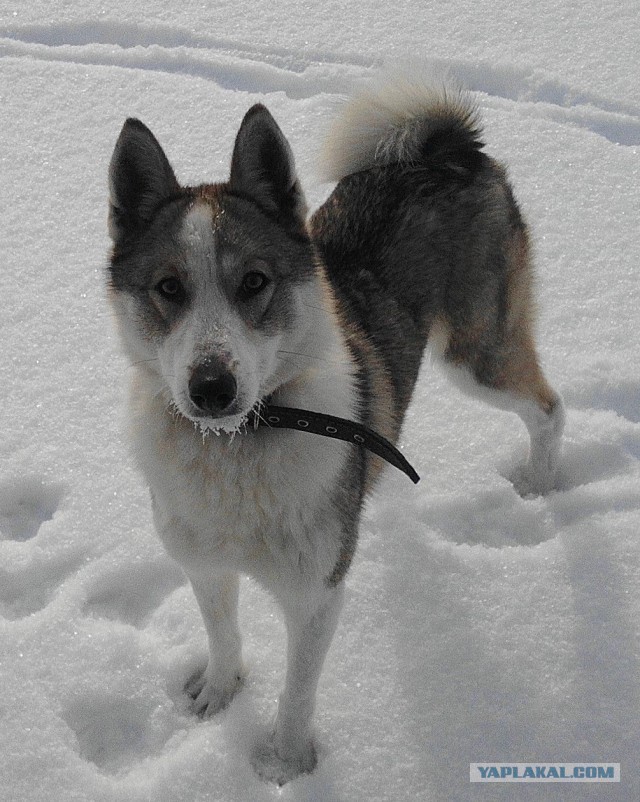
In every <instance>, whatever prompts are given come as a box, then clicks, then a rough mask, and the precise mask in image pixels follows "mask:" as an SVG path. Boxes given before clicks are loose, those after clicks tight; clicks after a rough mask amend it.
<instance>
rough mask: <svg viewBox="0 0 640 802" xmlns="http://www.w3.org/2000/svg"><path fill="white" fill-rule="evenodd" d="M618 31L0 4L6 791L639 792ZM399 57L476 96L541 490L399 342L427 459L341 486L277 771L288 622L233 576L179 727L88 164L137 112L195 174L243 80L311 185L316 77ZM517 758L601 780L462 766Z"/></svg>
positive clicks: (514, 13)
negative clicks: (442, 69) (341, 511)
mask: <svg viewBox="0 0 640 802" xmlns="http://www.w3.org/2000/svg"><path fill="white" fill-rule="evenodd" d="M257 9H259V10H257ZM638 33H639V24H638V6H637V2H636V0H621V1H620V2H615V3H614V2H610V0H597V1H596V0H586V1H585V2H584V3H581V4H576V3H573V2H571V0H536V2H532V1H531V0H528V1H527V0H525V2H521V3H513V2H512V0H453V2H449V3H437V2H428V3H426V2H424V1H423V0H404V2H398V3H397V4H395V5H394V6H393V7H387V6H382V5H381V4H380V3H379V2H378V0H359V2H358V3H353V4H345V3H343V2H337V0H326V2H324V3H322V4H319V3H318V4H310V3H304V2H302V0H286V2H279V3H271V4H260V5H259V6H258V5H254V4H253V3H251V2H249V0H234V2H233V3H230V2H217V3H203V2H201V0H186V2H185V0H182V1H181V2H180V3H172V4H168V3H166V2H165V1H164V0H152V2H146V3H145V4H144V6H143V7H142V6H141V4H132V3H130V2H128V1H127V2H125V0H110V2H109V4H108V5H106V4H102V3H91V2H89V0H77V1H76V2H66V0H49V1H48V2H46V3H45V2H44V0H34V2H30V3H28V4H27V3H23V4H18V3H9V2H7V0H5V2H3V3H2V6H1V7H0V72H1V76H2V77H1V81H0V96H1V106H0V108H1V109H2V111H1V112H0V113H1V115H2V125H1V126H0V164H1V179H2V180H1V181H0V215H1V219H2V224H1V229H0V237H1V240H0V242H1V253H2V266H1V269H0V297H1V298H2V311H1V312H0V331H1V337H2V354H1V356H0V387H1V388H2V390H1V391H0V392H1V395H0V401H1V403H0V415H1V418H0V431H1V432H2V434H1V435H0V639H1V643H2V647H1V649H0V687H1V688H2V695H1V696H0V798H1V799H2V800H7V802H9V801H11V802H22V801H23V800H28V801H29V802H32V801H35V800H56V802H57V801H58V800H88V801H89V802H102V801H103V800H104V802H116V800H118V801H119V800H124V801H125V802H129V801H131V802H137V801H138V800H154V802H156V801H158V802H175V801H176V800H185V801H186V800H224V801H225V802H227V801H228V802H235V801H236V800H241V801H242V802H245V801H246V800H258V801H260V800H273V799H282V800H305V801H307V800H323V802H324V801H325V800H326V801H328V802H333V801H334V800H336V801H337V800H344V802H347V801H351V800H356V802H360V800H380V801H382V800H394V801H395V800H425V802H427V801H429V802H430V801H431V800H433V802H449V801H451V802H459V801H460V800H463V801H464V800H476V799H478V800H560V799H562V800H625V802H626V801H631V800H638V799H639V798H640V763H639V756H640V725H639V721H640V648H639V630H640V342H639V336H638V331H639V330H640V313H639V311H638V307H639V300H640V292H639V290H638V269H639V267H638V262H639V255H640V254H639V250H640V249H639V247H638V217H639V212H640V189H639V186H640V182H639V179H640V170H639V165H640V158H639V149H638V145H639V144H640V81H639V80H638V77H639V75H638V67H637V64H638V62H637V53H638V47H639V45H640V37H639V36H638ZM407 55H410V56H420V57H425V58H427V59H431V60H432V61H433V62H435V63H436V64H438V65H443V64H444V65H447V66H449V67H450V69H451V71H452V72H453V73H454V74H456V75H458V76H459V77H460V78H462V80H463V81H465V82H466V83H467V85H468V86H470V88H472V89H473V90H475V91H477V92H478V100H479V103H480V105H481V108H482V111H483V114H484V118H485V121H486V141H487V142H488V143H489V145H488V150H489V152H491V153H493V154H495V155H498V156H499V157H500V158H501V159H504V160H505V161H506V162H507V163H508V164H509V167H510V173H511V176H512V179H513V181H514V184H515V186H516V190H517V195H518V197H519V199H520V201H521V204H522V206H523V208H524V210H525V212H526V214H527V217H528V219H529V222H530V224H531V227H532V232H533V239H534V243H535V249H536V255H537V264H538V271H539V277H540V280H539V300H540V326H539V331H540V336H539V342H540V350H541V354H542V358H543V362H544V364H545V367H546V369H547V371H548V374H549V377H550V379H551V381H552V383H553V384H554V385H555V386H556V387H557V388H558V389H559V390H560V392H561V393H562V394H563V395H564V398H565V400H566V403H567V406H568V422H567V431H566V440H565V447H564V456H563V460H562V487H561V489H560V490H559V491H558V492H556V493H553V494H552V495H550V496H548V497H547V498H525V499H523V498H521V497H520V496H518V495H517V494H516V492H515V491H514V489H513V487H512V485H511V484H510V483H509V482H508V481H507V479H505V478H504V476H506V475H508V474H509V471H510V470H511V469H512V468H513V466H514V465H515V464H517V462H518V461H519V460H520V459H521V458H522V456H523V453H524V449H525V447H526V439H525V433H524V429H523V427H522V425H521V424H520V422H519V421H518V420H517V419H516V418H515V417H512V416H510V415H508V414H505V413H501V412H497V411H494V410H491V409H487V408H485V407H482V406H481V405H479V404H478V403H476V402H474V401H471V400H469V399H465V398H463V397H462V396H461V395H460V394H459V393H458V392H457V391H456V390H454V389H452V388H450V387H449V386H448V385H447V384H446V382H445V380H444V379H443V378H442V377H441V376H440V375H439V374H438V372H437V370H436V369H434V367H433V366H432V365H429V364H425V369H424V372H423V375H422V377H421V380H420V383H419V387H418V390H417V393H416V398H415V402H414V404H413V406H412V408H411V410H410V413H409V419H408V422H407V426H406V428H405V435H404V439H403V442H404V450H405V453H406V455H407V456H408V457H409V458H410V459H411V461H412V462H413V463H414V464H415V465H416V467H417V469H418V470H419V472H420V473H421V475H422V476H423V480H422V482H421V483H420V485H418V486H417V488H414V487H413V486H411V485H410V483H409V482H408V481H407V480H406V478H405V477H403V476H402V475H400V474H399V473H397V472H394V471H393V470H392V469H389V471H388V473H387V476H386V478H385V480H384V481H383V483H382V484H381V486H380V489H379V492H378V493H377V494H376V496H375V498H374V499H373V500H372V501H371V503H370V504H369V506H368V509H367V514H366V518H365V521H364V524H363V527H362V533H361V545H360V551H359V554H358V557H357V559H356V561H355V564H354V567H353V570H352V572H351V575H350V578H349V582H348V585H349V591H348V601H347V605H346V608H345V612H344V614H343V618H342V621H341V624H340V626H339V628H338V632H337V634H336V638H335V641H334V643H333V646H332V648H331V651H330V653H329V656H328V658H327V663H326V666H325V671H324V674H323V678H322V681H321V686H320V692H319V696H318V714H317V718H316V732H317V737H318V741H319V744H320V762H319V766H318V768H317V770H316V771H315V772H314V774H313V775H311V776H307V777H302V778H300V779H298V780H296V781H294V782H292V783H291V784H290V785H288V786H286V787H285V788H284V789H282V790H278V789H276V788H275V787H271V786H269V785H266V784H264V783H262V782H261V781H260V780H259V779H258V778H257V777H256V776H255V775H254V773H253V771H252V769H251V768H250V765H249V759H248V756H249V754H250V752H251V748H252V745H253V743H254V742H255V741H256V739H257V738H259V737H260V735H261V734H263V733H264V732H265V731H266V729H267V728H268V726H269V724H270V720H271V718H272V716H273V714H274V711H275V699H276V696H277V694H278V690H279V687H280V684H281V681H282V672H283V668H284V633H283V628H282V624H281V619H280V616H279V613H278V610H277V608H276V607H275V606H274V605H273V604H272V602H271V601H270V599H269V598H267V597H266V596H265V594H264V593H263V592H262V591H261V590H260V589H259V588H258V587H256V586H255V585H254V584H252V583H251V582H249V581H247V582H245V583H244V585H243V595H242V608H241V616H242V624H243V630H244V632H245V637H246V645H245V650H246V656H247V659H248V662H249V663H250V666H251V673H250V677H249V680H248V683H247V687H246V688H245V689H244V691H243V692H242V693H241V694H240V695H239V696H238V697H237V698H236V699H235V700H234V702H233V704H232V705H231V707H230V708H229V709H228V710H227V711H226V712H225V713H223V714H222V715H221V716H220V717H219V718H218V719H216V720H213V721H209V722H205V723H202V722H200V721H197V720H195V719H194V718H193V717H192V716H191V715H190V714H189V712H188V709H187V705H186V702H185V699H184V697H183V695H182V687H183V684H184V682H185V680H186V679H187V678H188V677H189V675H190V673H191V672H192V671H193V670H194V668H195V666H196V665H198V664H199V663H200V662H201V661H202V660H203V659H204V657H205V637H204V631H203V626H202V623H201V620H200V617H199V613H198V612H197V610H196V605H195V601H194V599H193V597H192V594H191V592H190V590H189V588H188V586H187V585H186V583H185V580H184V578H183V576H182V574H181V572H180V570H179V569H178V568H177V567H176V566H175V565H174V564H173V563H172V562H171V561H170V560H169V558H168V557H166V556H165V555H164V553H163V551H162V549H161V547H160V545H159V544H158V542H157V541H156V539H155V536H154V534H153V531H152V525H151V520H150V513H149V503H148V498H147V492H146V489H145V487H144V486H143V484H142V481H141V479H140V478H139V476H138V475H137V474H136V472H135V471H134V469H133V467H132V464H131V459H130V457H129V455H128V451H127V443H126V442H125V436H124V429H123V385H124V383H125V381H126V374H127V368H126V365H125V362H124V360H123V357H122V356H121V354H120V351H119V346H118V343H117V340H116V337H115V333H114V327H113V325H112V321H111V319H110V316H109V314H108V312H107V308H106V303H105V297H104V296H105V293H104V264H105V253H106V251H107V248H108V241H107V235H106V224H105V217H106V167H107V164H108V160H109V157H110V155H111V151H112V148H113V145H114V142H115V140H116V137H117V135H118V132H119V129H120V126H121V125H122V122H123V120H124V118H125V117H127V116H132V115H133V116H139V117H140V118H142V119H143V120H144V121H145V122H146V123H147V124H148V125H149V126H150V127H151V128H152V130H153V131H154V132H155V133H156V135H157V136H158V137H159V138H160V140H161V142H162V143H163V145H164V147H165V149H166V151H167V153H168V155H169V157H170V159H171V160H172V162H173V164H174V166H175V168H176V171H177V173H178V175H179V177H180V178H181V179H182V180H183V181H185V182H188V181H201V180H204V179H222V178H224V177H226V171H227V165H228V160H229V155H230V152H231V147H232V143H233V137H234V134H235V131H236V129H237V126H238V123H239V121H240V119H241V117H242V115H243V114H244V112H245V111H246V109H247V108H248V107H249V105H250V104H251V103H253V102H254V101H256V100H261V101H263V102H265V103H267V104H268V106H269V107H270V108H271V110H272V111H273V113H274V114H275V115H276V117H277V119H278V120H279V121H280V123H281V125H282V127H283V129H284V130H285V132H286V133H287V135H288V136H289V137H290V139H291V142H292V145H293V149H294V152H295V153H296V156H297V159H298V163H299V167H300V172H301V174H302V176H303V179H304V182H305V184H306V186H307V188H308V194H309V199H310V200H311V201H312V202H313V203H316V202H318V201H319V200H320V199H321V198H322V197H323V196H324V195H325V194H326V192H327V187H325V186H320V185H318V184H317V183H314V158H315V153H316V151H317V145H318V142H319V138H320V135H321V132H322V130H323V127H324V125H325V123H326V121H327V118H328V115H329V114H330V112H331V109H332V108H333V106H334V103H335V98H336V95H338V94H341V93H344V92H346V91H347V90H348V88H349V86H350V85H351V83H352V81H353V80H355V79H358V78H359V77H362V76H365V75H367V74H369V73H370V72H371V70H372V67H373V66H374V65H375V64H377V63H378V62H379V61H380V60H381V59H382V58H383V57H386V58H389V60H390V61H394V60H395V59H397V58H399V57H405V56H407ZM528 760H539V761H573V762H585V761H613V762H619V763H621V766H622V781H621V783H620V784H619V785H586V784H581V785H572V786H570V785H566V784H565V785H537V784H536V785H519V786H514V785H493V784H492V785H490V786H487V785H484V786H479V785H473V786H472V785H470V784H469V781H468V778H469V763H470V762H472V761H501V762H516V761H528Z"/></svg>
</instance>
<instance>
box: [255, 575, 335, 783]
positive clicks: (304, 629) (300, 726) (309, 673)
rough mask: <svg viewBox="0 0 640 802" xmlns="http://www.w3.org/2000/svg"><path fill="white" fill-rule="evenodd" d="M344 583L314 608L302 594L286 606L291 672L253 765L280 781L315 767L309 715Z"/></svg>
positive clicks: (288, 674) (311, 710) (269, 777)
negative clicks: (268, 731) (267, 736)
mask: <svg viewBox="0 0 640 802" xmlns="http://www.w3.org/2000/svg"><path fill="white" fill-rule="evenodd" d="M342 599H343V587H342V583H340V584H339V585H338V586H337V587H333V588H327V589H326V592H325V593H324V594H323V598H322V601H321V602H320V603H319V604H318V605H317V606H315V608H310V607H309V605H308V600H307V599H304V598H300V599H297V600H294V603H293V604H289V605H286V606H285V616H286V621H287V675H286V680H285V687H284V691H283V693H282V695H281V696H280V700H279V703H278V714H277V717H276V723H275V727H274V730H273V733H272V735H271V738H270V739H269V741H268V742H267V743H266V744H263V745H261V746H260V747H259V749H258V750H257V752H256V754H255V757H254V767H255V769H256V771H257V772H258V774H260V776H261V777H263V778H264V779H266V780H270V781H271V782H275V783H277V784H278V785H284V783H286V782H288V781H289V780H291V779H293V778H294V777H297V776H298V775H299V774H305V773H308V772H311V771H313V769H314V768H315V765H316V750H315V747H314V744H313V740H312V737H311V717H312V715H313V711H314V707H315V699H316V689H317V687H318V680H319V679H320V672H321V671H322V665H323V663H324V658H325V655H326V653H327V650H328V648H329V645H330V643H331V639H332V638H333V633H334V631H335V628H336V624H337V622H338V617H339V614H340V610H341V608H342Z"/></svg>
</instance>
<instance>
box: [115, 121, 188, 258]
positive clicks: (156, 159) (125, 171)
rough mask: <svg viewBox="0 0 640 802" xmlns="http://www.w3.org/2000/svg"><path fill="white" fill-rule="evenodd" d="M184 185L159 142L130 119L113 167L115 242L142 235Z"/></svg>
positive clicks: (125, 125) (120, 137) (123, 130)
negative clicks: (153, 218)
mask: <svg viewBox="0 0 640 802" xmlns="http://www.w3.org/2000/svg"><path fill="white" fill-rule="evenodd" d="M179 190H180V185H179V184H178V181H177V180H176V177H175V174H174V172H173V169H172V168H171V165H170V164H169V161H168V159H167V157H166V156H165V155H164V151H163V150H162V148H161V147H160V144H159V142H158V140H157V139H156V138H155V137H154V135H153V134H152V133H151V131H150V130H149V129H148V128H147V126H146V125H144V124H143V123H141V122H140V120H134V119H131V118H130V119H128V120H127V121H126V122H125V124H124V126H123V128H122V131H121V132H120V136H119V137H118V141H117V142H116V147H115V150H114V151H113V156H112V157H111V164H110V165H109V233H110V235H111V239H112V240H113V241H114V243H117V242H120V241H122V240H123V239H124V238H126V237H128V236H131V235H135V234H136V233H139V232H140V231H141V230H142V229H143V228H144V227H145V225H147V224H148V223H149V222H150V220H151V219H152V217H153V214H154V212H155V210H156V209H157V208H158V206H159V205H160V204H161V203H162V202H163V201H166V200H168V199H169V198H171V197H173V196H174V195H176V194H177V193H178V192H179Z"/></svg>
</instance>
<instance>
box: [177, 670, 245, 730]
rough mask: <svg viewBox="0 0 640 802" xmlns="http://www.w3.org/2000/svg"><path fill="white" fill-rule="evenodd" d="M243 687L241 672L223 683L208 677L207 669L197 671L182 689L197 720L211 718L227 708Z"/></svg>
mask: <svg viewBox="0 0 640 802" xmlns="http://www.w3.org/2000/svg"><path fill="white" fill-rule="evenodd" d="M243 685H244V675H243V674H242V673H241V672H237V673H235V674H233V676H232V677H231V678H230V679H229V680H227V681H226V682H225V681H222V682H221V681H220V680H219V679H214V678H212V677H210V676H209V671H208V668H207V669H205V670H204V671H198V672H197V673H196V674H194V676H193V677H191V679H190V680H189V681H188V682H187V684H186V685H185V687H184V690H185V693H186V694H187V696H190V697H191V709H192V710H193V712H194V713H195V714H196V715H197V716H198V717H199V718H211V716H215V715H216V713H219V712H220V711H221V710H224V709H225V707H228V706H229V704H230V702H231V700H232V699H233V697H234V696H235V695H236V694H237V693H238V691H239V690H240V689H241V688H242V686H243Z"/></svg>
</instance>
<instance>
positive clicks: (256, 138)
mask: <svg viewBox="0 0 640 802" xmlns="http://www.w3.org/2000/svg"><path fill="white" fill-rule="evenodd" d="M229 188H230V189H231V190H232V191H233V192H236V193H238V194H240V195H244V196H247V197H249V198H251V199H252V200H254V201H255V202H256V203H257V204H258V205H259V206H261V207H262V208H263V209H264V210H265V211H267V212H268V213H270V214H275V215H276V216H277V217H278V219H279V220H280V221H281V222H282V223H283V224H284V225H287V226H293V227H294V228H297V229H301V228H304V224H305V217H306V213H307V206H306V203H305V199H304V195H303V194H302V189H301V188H300V183H299V181H298V177H297V175H296V169H295V164H294V161H293V153H292V152H291V148H290V146H289V143H288V142H287V140H286V139H285V136H284V134H283V133H282V131H281V130H280V127H279V126H278V123H277V122H276V121H275V120H274V119H273V117H272V116H271V113H270V112H269V111H268V109H266V108H265V107H264V106H263V105H262V104H261V103H256V105H255V106H252V107H251V108H250V109H249V111H248V112H247V113H246V115H245V117H244V119H243V121H242V124H241V125H240V130H239V131H238V135H237V136H236V142H235V145H234V148H233V157H232V159H231V177H230V179H229Z"/></svg>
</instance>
